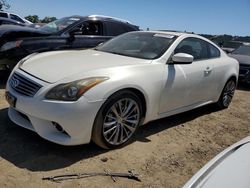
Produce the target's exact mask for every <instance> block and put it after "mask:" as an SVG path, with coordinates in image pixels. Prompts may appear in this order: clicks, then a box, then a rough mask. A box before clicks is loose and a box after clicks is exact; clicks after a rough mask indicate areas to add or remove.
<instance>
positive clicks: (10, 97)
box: [5, 91, 16, 108]
mask: <svg viewBox="0 0 250 188" xmlns="http://www.w3.org/2000/svg"><path fill="white" fill-rule="evenodd" d="M5 98H6V100H7V102H8V103H9V105H10V106H11V107H14V108H15V107H16V97H15V96H13V95H12V94H11V93H10V92H8V91H6V92H5Z"/></svg>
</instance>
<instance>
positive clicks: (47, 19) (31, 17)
mask: <svg viewBox="0 0 250 188" xmlns="http://www.w3.org/2000/svg"><path fill="white" fill-rule="evenodd" d="M25 19H26V20H29V21H30V22H32V23H49V22H53V21H55V20H57V18H56V17H49V16H46V17H45V18H43V19H42V20H40V19H39V17H38V16H37V15H29V16H26V17H25Z"/></svg>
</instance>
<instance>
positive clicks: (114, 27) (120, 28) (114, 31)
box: [106, 21, 132, 36]
mask: <svg viewBox="0 0 250 188" xmlns="http://www.w3.org/2000/svg"><path fill="white" fill-rule="evenodd" d="M106 24H107V35H109V36H117V35H120V34H123V33H126V32H129V31H132V29H131V28H129V27H126V25H124V24H123V23H119V22H112V21H109V22H106Z"/></svg>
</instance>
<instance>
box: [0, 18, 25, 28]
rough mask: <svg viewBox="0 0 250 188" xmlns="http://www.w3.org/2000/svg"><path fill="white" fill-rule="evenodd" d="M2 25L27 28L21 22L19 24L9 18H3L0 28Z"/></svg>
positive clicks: (0, 20) (0, 19) (0, 21)
mask: <svg viewBox="0 0 250 188" xmlns="http://www.w3.org/2000/svg"><path fill="white" fill-rule="evenodd" d="M1 25H19V26H26V25H25V24H22V23H20V22H17V21H15V20H12V19H9V18H1V17H0V26H1Z"/></svg>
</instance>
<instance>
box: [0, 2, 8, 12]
mask: <svg viewBox="0 0 250 188" xmlns="http://www.w3.org/2000/svg"><path fill="white" fill-rule="evenodd" d="M3 8H5V9H9V8H10V5H9V4H8V3H7V2H6V0H0V10H3Z"/></svg>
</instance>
